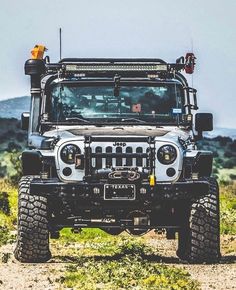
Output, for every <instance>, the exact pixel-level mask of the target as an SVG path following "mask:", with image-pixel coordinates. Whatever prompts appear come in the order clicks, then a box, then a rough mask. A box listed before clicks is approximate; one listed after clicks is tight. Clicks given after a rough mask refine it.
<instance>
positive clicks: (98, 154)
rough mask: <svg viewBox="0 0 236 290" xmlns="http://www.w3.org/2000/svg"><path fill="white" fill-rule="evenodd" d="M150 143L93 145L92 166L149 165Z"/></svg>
mask: <svg viewBox="0 0 236 290" xmlns="http://www.w3.org/2000/svg"><path fill="white" fill-rule="evenodd" d="M149 152H150V148H149V144H147V143H146V144H134V143H133V144H130V145H126V146H112V145H109V146H102V144H101V143H100V144H99V145H97V146H96V145H94V144H93V145H92V146H91V157H92V163H91V165H92V168H94V169H100V168H110V167H119V166H122V167H125V166H127V167H149V157H150V154H149Z"/></svg>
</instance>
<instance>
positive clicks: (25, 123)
mask: <svg viewBox="0 0 236 290" xmlns="http://www.w3.org/2000/svg"><path fill="white" fill-rule="evenodd" d="M29 118H30V113H29V112H24V113H22V114H21V129H22V130H25V131H28V129H29Z"/></svg>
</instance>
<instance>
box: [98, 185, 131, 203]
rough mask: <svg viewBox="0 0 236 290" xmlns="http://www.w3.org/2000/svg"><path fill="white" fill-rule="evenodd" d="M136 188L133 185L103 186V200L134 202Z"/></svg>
mask: <svg viewBox="0 0 236 290" xmlns="http://www.w3.org/2000/svg"><path fill="white" fill-rule="evenodd" d="M135 194H136V188H135V185H134V184H105V186H104V199H105V200H134V199H135Z"/></svg>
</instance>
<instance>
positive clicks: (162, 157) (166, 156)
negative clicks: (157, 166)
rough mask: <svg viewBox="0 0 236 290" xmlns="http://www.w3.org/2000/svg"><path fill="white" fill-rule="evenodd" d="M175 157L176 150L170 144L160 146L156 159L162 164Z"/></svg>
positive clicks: (171, 160) (173, 159)
mask: <svg viewBox="0 0 236 290" xmlns="http://www.w3.org/2000/svg"><path fill="white" fill-rule="evenodd" d="M176 157H177V151H176V149H175V147H174V146H172V145H164V146H161V147H160V148H159V150H158V152H157V159H158V160H159V162H160V163H162V164H171V163H173V162H174V161H175V159H176Z"/></svg>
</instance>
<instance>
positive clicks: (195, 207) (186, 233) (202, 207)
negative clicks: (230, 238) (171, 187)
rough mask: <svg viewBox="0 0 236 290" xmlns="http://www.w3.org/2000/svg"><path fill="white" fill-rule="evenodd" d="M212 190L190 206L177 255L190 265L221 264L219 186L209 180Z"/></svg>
mask: <svg viewBox="0 0 236 290" xmlns="http://www.w3.org/2000/svg"><path fill="white" fill-rule="evenodd" d="M205 180H206V181H208V182H209V191H208V193H207V195H205V196H204V197H202V198H200V199H198V200H195V201H194V202H193V203H192V204H191V206H190V212H189V215H188V221H187V223H186V225H185V226H183V227H182V229H181V230H180V232H179V248H178V251H177V256H178V257H179V258H180V259H183V260H187V261H188V262H190V263H204V262H205V263H217V262H218V261H219V259H220V257H221V255H220V221H219V215H220V210H219V187H218V183H217V181H216V180H215V178H206V179H205Z"/></svg>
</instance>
